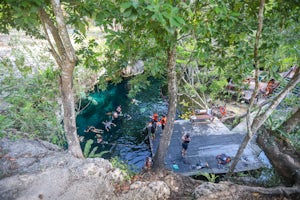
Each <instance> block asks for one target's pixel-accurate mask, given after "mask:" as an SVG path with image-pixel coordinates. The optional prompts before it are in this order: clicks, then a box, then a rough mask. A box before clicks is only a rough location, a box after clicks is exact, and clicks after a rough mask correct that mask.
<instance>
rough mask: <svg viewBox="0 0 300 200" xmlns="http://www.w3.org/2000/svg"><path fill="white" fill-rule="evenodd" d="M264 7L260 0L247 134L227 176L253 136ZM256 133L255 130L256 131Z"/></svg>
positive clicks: (231, 172) (263, 2)
mask: <svg viewBox="0 0 300 200" xmlns="http://www.w3.org/2000/svg"><path fill="white" fill-rule="evenodd" d="M264 7H265V0H261V1H260V6H259V15H258V27H257V32H256V37H255V45H254V67H255V88H254V91H253V93H252V96H251V99H250V103H249V108H248V110H247V116H246V120H247V135H246V136H245V138H244V140H243V142H242V144H241V145H240V147H239V149H238V152H237V154H236V155H235V157H234V159H233V162H232V164H231V166H230V168H229V171H228V174H227V176H231V175H232V174H233V171H234V169H235V167H236V165H237V163H238V161H239V160H240V158H241V156H242V154H243V152H244V150H245V148H246V146H247V144H248V142H249V141H250V139H251V138H252V135H253V131H252V129H251V109H252V106H253V103H254V100H255V98H256V95H257V94H258V69H259V66H258V65H259V60H258V47H259V39H260V35H261V31H262V26H263V13H264ZM254 133H255V132H254Z"/></svg>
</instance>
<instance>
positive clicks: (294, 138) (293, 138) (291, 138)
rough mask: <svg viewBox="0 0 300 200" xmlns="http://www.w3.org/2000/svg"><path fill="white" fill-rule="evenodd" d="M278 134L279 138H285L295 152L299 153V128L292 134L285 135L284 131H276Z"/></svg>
mask: <svg viewBox="0 0 300 200" xmlns="http://www.w3.org/2000/svg"><path fill="white" fill-rule="evenodd" d="M277 131H278V132H279V134H280V136H282V137H283V138H286V140H287V141H288V142H289V143H290V144H291V145H292V146H293V147H294V148H295V149H296V150H297V151H300V129H299V126H298V128H296V129H295V131H294V132H292V133H286V132H285V131H282V130H280V129H277Z"/></svg>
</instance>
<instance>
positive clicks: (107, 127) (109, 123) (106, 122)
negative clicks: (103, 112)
mask: <svg viewBox="0 0 300 200" xmlns="http://www.w3.org/2000/svg"><path fill="white" fill-rule="evenodd" d="M102 124H104V126H105V130H106V131H109V130H110V129H111V126H112V125H113V126H117V125H116V124H114V123H113V122H112V121H107V120H106V121H105V122H102Z"/></svg>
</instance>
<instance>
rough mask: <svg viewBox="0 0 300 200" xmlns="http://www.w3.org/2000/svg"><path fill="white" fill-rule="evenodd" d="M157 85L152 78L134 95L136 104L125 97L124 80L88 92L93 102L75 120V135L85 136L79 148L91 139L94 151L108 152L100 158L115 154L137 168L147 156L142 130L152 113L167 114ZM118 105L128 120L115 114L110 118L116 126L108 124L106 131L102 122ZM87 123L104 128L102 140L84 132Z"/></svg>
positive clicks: (126, 88)
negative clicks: (128, 116) (76, 128)
mask: <svg viewBox="0 0 300 200" xmlns="http://www.w3.org/2000/svg"><path fill="white" fill-rule="evenodd" d="M160 87H161V85H160V82H159V81H153V83H152V84H151V86H150V87H149V88H147V89H146V90H145V91H143V92H141V93H140V94H138V95H137V96H136V97H135V99H137V100H138V101H140V103H139V104H138V105H136V104H133V103H132V99H130V98H128V96H127V94H128V88H129V86H128V82H127V81H123V82H122V83H121V84H118V85H110V86H109V87H108V88H107V90H106V91H100V92H93V93H91V94H90V97H92V98H93V99H94V100H95V101H96V102H97V104H96V105H93V104H90V105H89V106H88V107H87V108H86V109H85V110H84V111H82V112H81V113H80V114H79V115H78V116H77V119H76V122H77V126H78V134H79V135H80V136H84V138H85V140H84V141H83V142H82V143H81V147H82V148H84V146H85V141H86V140H88V139H93V140H94V143H93V145H92V148H93V147H98V149H97V151H96V153H99V152H101V151H109V153H106V154H104V155H103V157H104V158H106V159H109V158H111V157H114V156H118V157H119V158H120V159H121V160H123V161H125V162H126V163H128V164H129V165H131V166H132V167H133V168H134V169H136V170H139V169H141V168H142V167H143V166H144V163H145V159H146V157H148V156H150V155H151V153H150V149H149V146H148V145H147V144H146V143H145V141H144V139H145V137H146V135H145V134H144V132H143V129H144V127H145V125H146V124H147V123H148V122H149V121H150V117H151V116H152V114H153V113H154V112H157V113H158V114H159V116H161V115H162V114H166V113H167V103H166V101H165V100H164V99H163V98H162V97H161V92H160ZM85 103H87V102H85ZM118 105H121V106H122V113H123V115H130V116H131V119H130V120H128V118H126V117H124V116H119V117H118V118H117V119H115V120H113V123H115V124H116V125H117V126H116V127H114V126H112V128H111V130H110V131H106V130H105V129H104V125H103V124H102V122H103V121H106V120H107V121H109V120H110V119H111V115H110V114H111V112H112V111H115V110H116V108H117V106H118ZM87 126H95V127H96V128H97V129H102V130H104V132H103V133H102V134H101V135H102V136H103V139H104V143H100V144H98V143H97V142H96V138H95V133H92V132H89V133H85V132H84V130H85V129H86V128H87ZM105 142H107V144H106V143H105Z"/></svg>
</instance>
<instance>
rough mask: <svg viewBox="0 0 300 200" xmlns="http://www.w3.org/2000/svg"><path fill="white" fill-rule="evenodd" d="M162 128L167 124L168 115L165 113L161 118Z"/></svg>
mask: <svg viewBox="0 0 300 200" xmlns="http://www.w3.org/2000/svg"><path fill="white" fill-rule="evenodd" d="M160 124H161V129H162V130H164V128H165V126H166V124H167V117H166V116H165V115H163V116H162V118H161V119H160Z"/></svg>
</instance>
